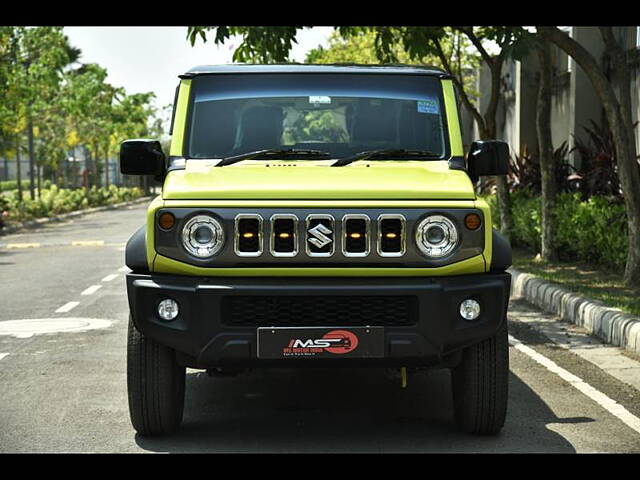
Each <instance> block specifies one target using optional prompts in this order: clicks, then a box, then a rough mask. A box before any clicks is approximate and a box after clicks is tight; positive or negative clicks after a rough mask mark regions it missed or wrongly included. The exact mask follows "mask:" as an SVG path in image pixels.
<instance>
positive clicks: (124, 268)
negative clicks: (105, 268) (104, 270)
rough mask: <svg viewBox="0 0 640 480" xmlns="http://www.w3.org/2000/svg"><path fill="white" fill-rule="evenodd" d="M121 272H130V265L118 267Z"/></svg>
mask: <svg viewBox="0 0 640 480" xmlns="http://www.w3.org/2000/svg"><path fill="white" fill-rule="evenodd" d="M118 271H119V272H128V271H129V267H127V266H126V265H125V266H124V267H120V268H119V269H118Z"/></svg>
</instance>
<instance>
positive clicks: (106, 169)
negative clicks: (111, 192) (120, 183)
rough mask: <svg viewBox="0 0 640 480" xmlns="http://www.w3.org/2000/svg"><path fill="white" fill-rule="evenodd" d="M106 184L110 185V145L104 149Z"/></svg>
mask: <svg viewBox="0 0 640 480" xmlns="http://www.w3.org/2000/svg"><path fill="white" fill-rule="evenodd" d="M104 154H105V155H104V186H105V187H108V186H109V147H107V148H106V149H105V151H104Z"/></svg>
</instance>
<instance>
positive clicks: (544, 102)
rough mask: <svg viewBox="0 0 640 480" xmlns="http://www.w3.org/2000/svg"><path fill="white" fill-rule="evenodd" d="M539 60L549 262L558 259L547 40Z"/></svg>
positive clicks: (544, 225) (538, 115) (544, 249)
mask: <svg viewBox="0 0 640 480" xmlns="http://www.w3.org/2000/svg"><path fill="white" fill-rule="evenodd" d="M537 53H538V58H539V59H540V86H539V89H538V103H537V108H536V132H537V135H538V148H539V158H540V177H541V185H542V239H541V243H542V248H541V250H542V251H541V255H542V260H544V261H545V262H551V261H555V260H557V259H558V252H557V250H556V246H555V239H554V221H553V207H554V206H555V203H556V194H557V192H556V185H557V184H556V178H555V177H556V169H555V165H554V158H553V142H552V136H551V80H552V78H551V49H550V45H549V42H548V41H547V40H544V39H543V40H542V41H541V43H540V45H539V46H538V47H537Z"/></svg>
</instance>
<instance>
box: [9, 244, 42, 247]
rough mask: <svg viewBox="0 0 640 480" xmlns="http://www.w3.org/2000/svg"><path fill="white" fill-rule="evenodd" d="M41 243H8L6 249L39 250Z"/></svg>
mask: <svg viewBox="0 0 640 480" xmlns="http://www.w3.org/2000/svg"><path fill="white" fill-rule="evenodd" d="M39 246H40V244H39V243H7V247H6V248H38V247H39Z"/></svg>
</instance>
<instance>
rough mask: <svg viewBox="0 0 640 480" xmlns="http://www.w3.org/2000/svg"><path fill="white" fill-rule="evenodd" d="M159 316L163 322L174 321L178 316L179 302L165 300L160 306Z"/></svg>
mask: <svg viewBox="0 0 640 480" xmlns="http://www.w3.org/2000/svg"><path fill="white" fill-rule="evenodd" d="M158 315H160V318H161V319H163V320H173V319H175V318H176V317H177V316H178V302H176V301H175V300H171V299H170V298H165V299H164V300H162V301H161V302H160V303H159V304H158Z"/></svg>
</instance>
